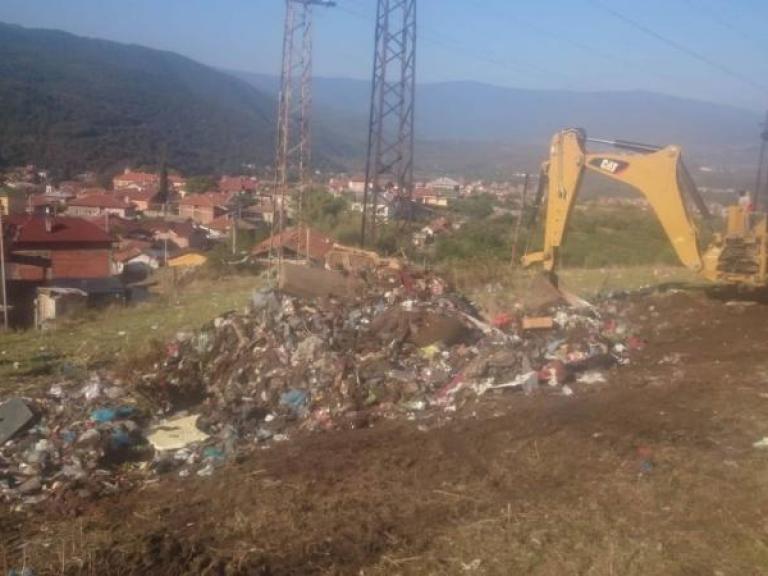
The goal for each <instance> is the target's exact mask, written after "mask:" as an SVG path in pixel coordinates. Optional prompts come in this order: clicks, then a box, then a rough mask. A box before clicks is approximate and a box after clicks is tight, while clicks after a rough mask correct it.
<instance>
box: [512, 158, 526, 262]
mask: <svg viewBox="0 0 768 576" xmlns="http://www.w3.org/2000/svg"><path fill="white" fill-rule="evenodd" d="M529 180H530V175H529V174H528V172H526V173H525V180H523V193H522V194H521V196H520V214H519V215H518V217H517V222H516V223H515V236H514V240H513V242H512V264H513V265H517V264H518V261H517V243H518V241H519V240H520V228H521V227H522V225H523V217H524V216H525V208H526V201H527V199H528V182H529Z"/></svg>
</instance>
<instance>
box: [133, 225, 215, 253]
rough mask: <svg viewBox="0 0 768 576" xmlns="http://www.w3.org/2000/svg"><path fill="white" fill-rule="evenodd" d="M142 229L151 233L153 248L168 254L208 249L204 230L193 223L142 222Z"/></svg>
mask: <svg viewBox="0 0 768 576" xmlns="http://www.w3.org/2000/svg"><path fill="white" fill-rule="evenodd" d="M142 228H143V229H144V230H146V231H149V232H151V234H152V236H151V237H152V240H153V242H154V244H155V247H157V248H162V249H163V251H164V252H165V251H166V250H168V251H170V252H177V251H179V250H189V249H192V250H205V249H207V248H208V236H207V234H206V233H205V230H203V229H202V228H200V227H199V226H197V225H195V224H194V223H193V222H189V221H187V222H166V221H164V220H153V221H148V222H142ZM135 237H137V236H135Z"/></svg>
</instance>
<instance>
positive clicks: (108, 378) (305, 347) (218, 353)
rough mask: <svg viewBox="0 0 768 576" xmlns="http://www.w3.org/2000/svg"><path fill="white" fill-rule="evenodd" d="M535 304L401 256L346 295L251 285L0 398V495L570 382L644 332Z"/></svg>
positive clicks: (611, 310)
mask: <svg viewBox="0 0 768 576" xmlns="http://www.w3.org/2000/svg"><path fill="white" fill-rule="evenodd" d="M303 289H304V290H306V289H307V286H304V287H303ZM310 289H311V287H310ZM539 314H541V315H540V316H536V317H527V316H525V315H524V314H523V313H522V311H520V310H513V311H511V312H509V313H506V314H501V315H498V316H497V317H495V318H493V319H491V320H490V321H486V320H484V319H483V318H481V317H480V315H479V314H478V312H477V311H476V310H475V308H474V307H473V306H472V304H471V303H469V302H468V301H467V300H466V299H465V298H463V297H462V296H461V295H460V294H457V293H454V292H451V291H450V290H449V288H448V286H447V284H446V283H445V282H444V281H443V280H442V279H440V278H439V277H437V276H435V275H432V274H428V273H423V274H421V275H415V274H412V273H409V272H408V271H407V270H398V271H393V270H385V271H379V272H377V273H371V274H369V278H367V280H366V282H365V283H364V288H363V289H361V290H359V291H357V292H355V293H354V294H344V295H343V296H334V295H333V294H323V295H322V296H320V297H315V298H311V297H306V296H301V297H300V296H294V295H291V293H290V291H286V290H281V291H279V292H278V291H275V290H262V291H259V292H256V293H255V294H254V295H253V298H252V302H251V303H250V306H249V309H248V310H247V311H246V312H244V313H229V314H226V315H223V316H221V317H218V318H216V319H215V320H214V321H213V322H211V323H209V324H208V325H206V326H205V327H203V328H202V329H201V330H199V331H197V332H194V333H180V334H177V336H176V337H175V338H174V339H173V340H172V341H171V342H168V343H167V344H166V345H165V346H164V348H163V349H162V350H158V351H157V352H156V354H155V355H154V356H153V358H152V359H151V360H150V361H148V365H147V366H146V367H145V369H144V370H142V371H139V372H137V373H132V374H130V375H128V377H126V378H124V379H122V380H121V379H120V378H118V377H116V376H115V375H114V374H104V373H102V374H97V373H93V374H91V375H90V377H89V378H88V380H87V381H85V382H61V383H57V384H55V385H53V386H52V387H51V388H50V390H49V391H48V393H47V394H46V395H45V396H43V397H39V398H24V399H22V398H14V399H10V400H8V401H6V402H4V403H0V496H2V497H4V498H5V499H6V500H8V501H13V502H19V503H23V504H34V503H38V502H41V501H43V500H45V499H47V498H50V497H63V495H65V494H71V493H75V494H76V495H77V496H79V497H89V496H95V495H101V494H108V493H112V492H116V491H119V490H122V489H124V488H125V487H126V486H130V485H133V484H136V483H137V482H144V481H147V478H148V477H151V476H152V475H154V474H159V473H168V472H175V473H177V474H179V475H181V476H186V475H190V474H196V475H200V476H206V475H210V474H212V473H214V471H215V469H216V468H217V467H218V466H219V465H220V464H222V463H223V462H225V461H226V460H228V459H230V458H233V457H235V456H236V455H237V454H239V453H241V452H242V451H244V450H247V449H249V448H252V447H254V446H258V445H261V444H264V443H270V442H279V441H284V440H287V439H288V438H290V437H291V436H292V435H293V434H294V433H295V432H296V431H298V430H310V431H311V430H327V429H339V428H342V429H343V428H357V427H366V426H370V425H372V424H373V423H374V422H375V421H376V420H378V419H381V418H397V417H404V418H417V417H419V416H420V415H423V416H426V415H428V414H433V413H435V412H437V413H440V414H444V415H446V414H447V415H450V413H452V412H454V411H456V410H457V409H458V408H459V407H460V406H461V405H462V404H464V403H466V402H471V401H474V400H475V399H477V398H478V397H480V396H483V395H484V394H488V393H492V392H493V391H501V390H507V389H518V390H521V391H525V392H526V393H533V392H535V391H536V389H537V388H539V387H540V386H543V387H546V389H548V390H552V391H555V392H558V393H562V394H566V395H570V394H572V393H573V390H572V388H571V387H570V384H569V383H570V382H572V381H573V380H574V379H576V378H579V379H581V380H582V381H584V382H600V381H603V380H604V378H603V375H602V371H603V370H604V369H606V368H608V367H611V366H613V365H616V364H623V363H626V362H627V361H628V358H629V354H630V352H631V351H632V350H633V349H637V348H640V347H641V346H642V342H641V341H640V340H639V339H637V338H635V337H634V336H633V335H632V334H631V332H630V330H629V328H628V326H627V325H626V324H625V323H624V322H623V321H622V320H621V314H620V310H619V309H618V307H617V305H616V304H615V303H611V302H606V303H603V304H601V305H599V306H585V307H583V308H579V309H574V308H572V307H570V306H568V305H565V304H562V303H558V304H555V305H553V306H550V307H549V308H548V309H546V310H543V311H539Z"/></svg>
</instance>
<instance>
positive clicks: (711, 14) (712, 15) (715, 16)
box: [683, 0, 765, 51]
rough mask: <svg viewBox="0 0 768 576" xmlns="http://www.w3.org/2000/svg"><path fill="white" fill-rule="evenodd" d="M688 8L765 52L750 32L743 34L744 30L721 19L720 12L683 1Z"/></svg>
mask: <svg viewBox="0 0 768 576" xmlns="http://www.w3.org/2000/svg"><path fill="white" fill-rule="evenodd" d="M683 2H685V3H686V4H688V6H690V7H691V9H692V10H693V11H695V12H696V13H697V14H705V15H706V16H707V18H708V19H709V20H711V21H712V22H714V23H715V24H717V25H718V26H720V27H722V28H725V29H726V30H730V31H731V32H733V33H734V34H735V35H736V36H738V37H739V38H740V39H741V40H745V39H746V40H748V41H749V42H748V43H749V44H753V45H755V46H759V47H760V49H761V50H763V51H765V46H764V45H763V44H761V43H760V41H759V40H757V38H755V36H754V35H753V34H752V33H750V32H745V31H744V30H741V29H739V28H738V27H736V26H735V25H734V24H732V23H731V22H729V21H728V20H727V19H726V18H724V17H723V14H722V12H721V11H718V10H713V9H712V8H711V7H707V6H705V5H702V4H700V3H696V2H694V1H693V0H683Z"/></svg>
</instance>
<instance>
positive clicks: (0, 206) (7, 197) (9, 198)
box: [0, 192, 27, 215]
mask: <svg viewBox="0 0 768 576" xmlns="http://www.w3.org/2000/svg"><path fill="white" fill-rule="evenodd" d="M26 208H27V198H26V196H25V195H24V194H19V193H17V192H10V193H8V192H4V193H3V194H1V195H0V210H1V211H2V214H3V215H6V214H22V213H24V212H25V211H26Z"/></svg>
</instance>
